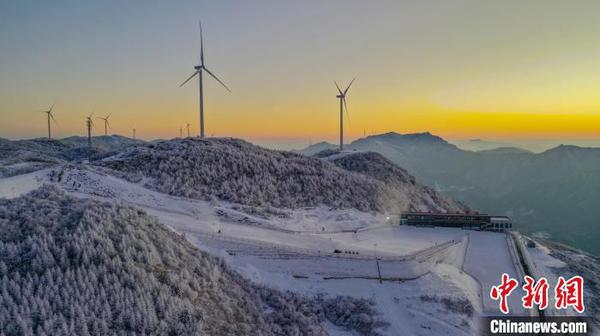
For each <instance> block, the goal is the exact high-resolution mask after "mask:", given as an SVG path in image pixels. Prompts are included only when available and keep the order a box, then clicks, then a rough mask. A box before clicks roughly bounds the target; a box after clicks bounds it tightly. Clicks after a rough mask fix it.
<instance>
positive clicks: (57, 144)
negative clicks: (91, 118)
mask: <svg viewBox="0 0 600 336" xmlns="http://www.w3.org/2000/svg"><path fill="white" fill-rule="evenodd" d="M142 143H143V141H140V140H134V139H129V138H127V137H123V136H119V135H111V136H98V137H93V138H92V144H93V148H92V149H90V148H88V144H87V138H85V137H69V138H64V139H58V140H56V139H48V138H37V139H28V140H14V141H11V140H8V139H2V138H0V177H2V176H14V175H19V174H24V173H28V172H32V171H36V170H39V169H44V168H47V167H50V166H53V165H56V164H59V163H64V162H67V161H78V160H87V159H92V160H94V159H100V158H103V157H106V156H110V155H114V154H116V152H118V151H120V150H123V149H125V148H127V147H130V146H135V145H139V144H142Z"/></svg>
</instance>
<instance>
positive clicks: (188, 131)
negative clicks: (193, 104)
mask: <svg viewBox="0 0 600 336" xmlns="http://www.w3.org/2000/svg"><path fill="white" fill-rule="evenodd" d="M185 127H187V134H188V138H189V137H190V124H186V125H185Z"/></svg>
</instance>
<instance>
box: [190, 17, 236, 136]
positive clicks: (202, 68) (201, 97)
mask: <svg viewBox="0 0 600 336" xmlns="http://www.w3.org/2000/svg"><path fill="white" fill-rule="evenodd" d="M199 26H200V65H196V66H195V67H194V70H195V71H194V73H193V74H192V75H191V76H190V77H189V78H188V79H186V80H185V81H184V82H183V83H181V85H179V87H182V86H184V85H185V83H187V82H189V81H190V80H191V79H192V78H194V77H195V76H196V75H198V89H199V91H198V92H199V101H200V137H201V138H204V92H203V89H202V74H203V72H204V71H206V73H207V74H209V75H210V76H211V77H212V78H214V79H215V80H216V81H217V82H219V83H220V84H221V85H223V87H224V88H225V89H227V91H229V92H231V90H229V88H228V87H227V85H225V83H223V82H222V81H221V80H220V79H219V78H217V76H215V74H213V73H212V72H211V71H210V70H208V68H206V65H205V64H204V42H203V40H202V23H201V22H200V23H199ZM188 136H189V135H188Z"/></svg>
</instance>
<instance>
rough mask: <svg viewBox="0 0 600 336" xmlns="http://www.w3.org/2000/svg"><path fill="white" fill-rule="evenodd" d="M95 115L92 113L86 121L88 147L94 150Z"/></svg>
mask: <svg viewBox="0 0 600 336" xmlns="http://www.w3.org/2000/svg"><path fill="white" fill-rule="evenodd" d="M93 114H94V113H93V112H92V113H91V114H90V115H89V116H87V117H86V119H85V126H86V127H87V133H88V147H89V148H92V127H93V126H94V120H93V119H92V115H93Z"/></svg>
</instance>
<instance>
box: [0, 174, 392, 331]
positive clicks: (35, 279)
mask: <svg viewBox="0 0 600 336" xmlns="http://www.w3.org/2000/svg"><path fill="white" fill-rule="evenodd" d="M0 237H2V240H1V241H0V288H2V293H1V295H0V333H1V334H5V335H33V334H34V332H35V334H37V335H75V334H76V335H109V334H128V335H292V334H293V335H327V332H326V329H325V327H324V323H325V322H326V323H328V324H335V325H337V326H338V328H342V330H355V331H356V332H358V333H360V334H365V335H367V334H368V335H373V334H376V333H377V332H376V330H375V328H377V327H378V326H381V325H382V323H381V322H380V321H379V320H378V318H377V315H376V313H375V311H374V310H373V307H372V305H371V304H370V303H369V302H368V301H367V300H357V299H352V298H348V297H336V298H328V297H324V296H319V297H316V298H312V299H309V298H305V297H302V296H299V295H296V294H293V293H281V292H278V291H275V290H271V289H268V288H266V287H262V286H259V285H255V284H252V283H250V282H248V281H247V280H245V279H244V278H242V277H240V276H239V275H238V274H237V273H235V272H233V271H231V270H230V269H229V268H228V267H227V266H226V265H225V264H224V263H223V261H222V260H221V259H218V258H215V257H212V256H210V255H208V254H207V253H204V252H200V251H198V250H197V249H196V248H194V247H193V246H192V245H190V244H189V243H188V242H187V241H186V240H185V239H184V238H183V237H181V236H179V235H177V234H176V233H174V232H172V231H170V230H168V229H167V228H166V227H164V226H163V225H160V224H159V223H158V222H157V221H156V219H155V218H152V217H149V216H147V215H146V214H145V213H144V212H143V211H140V210H139V209H135V208H133V207H130V206H123V205H118V204H115V203H107V202H98V201H95V200H90V199H87V200H86V199H76V198H73V197H70V196H67V195H65V194H64V193H63V192H62V191H60V190H58V189H56V188H54V187H47V186H46V187H43V188H41V189H38V190H37V191H35V192H33V193H31V194H29V195H26V196H22V197H19V198H16V199H12V200H7V199H1V198H0Z"/></svg>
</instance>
